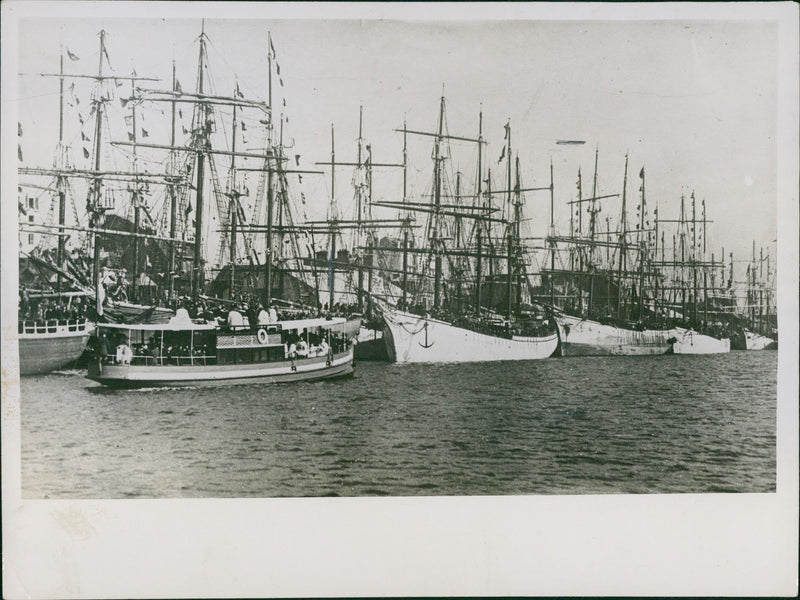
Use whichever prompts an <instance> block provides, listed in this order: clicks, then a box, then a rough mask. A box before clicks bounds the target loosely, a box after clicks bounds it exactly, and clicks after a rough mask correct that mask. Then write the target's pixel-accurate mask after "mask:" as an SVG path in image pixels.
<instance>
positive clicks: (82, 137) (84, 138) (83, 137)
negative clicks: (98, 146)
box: [81, 131, 89, 142]
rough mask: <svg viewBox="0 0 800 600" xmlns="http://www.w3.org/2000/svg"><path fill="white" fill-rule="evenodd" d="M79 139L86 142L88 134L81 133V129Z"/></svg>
mask: <svg viewBox="0 0 800 600" xmlns="http://www.w3.org/2000/svg"><path fill="white" fill-rule="evenodd" d="M81 140H82V141H84V142H88V141H89V136H87V135H86V134H85V133H83V131H81Z"/></svg>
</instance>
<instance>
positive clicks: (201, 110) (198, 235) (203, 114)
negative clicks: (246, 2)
mask: <svg viewBox="0 0 800 600" xmlns="http://www.w3.org/2000/svg"><path fill="white" fill-rule="evenodd" d="M199 40H200V53H199V56H198V59H197V93H198V95H200V96H202V95H203V94H204V92H205V80H204V73H205V66H204V65H205V55H206V33H205V21H203V24H202V29H201V32H200V38H199ZM197 121H198V123H197V125H198V130H199V131H200V134H199V135H198V136H197V138H196V139H195V150H196V151H197V180H196V181H197V185H196V188H195V189H196V195H195V198H196V206H195V228H194V265H193V271H194V272H193V274H194V277H193V281H192V296H193V297H194V298H195V299H197V298H198V297H199V296H200V293H201V292H202V289H203V279H204V277H203V269H204V265H203V212H204V207H203V180H204V178H205V152H204V151H205V149H206V146H208V134H209V131H208V127H209V125H208V106H207V105H206V104H205V103H202V102H201V103H200V104H198V106H197Z"/></svg>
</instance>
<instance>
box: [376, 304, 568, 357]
mask: <svg viewBox="0 0 800 600" xmlns="http://www.w3.org/2000/svg"><path fill="white" fill-rule="evenodd" d="M383 316H384V320H385V322H386V329H385V330H384V340H385V341H386V350H387V352H388V354H389V360H391V361H393V362H399V363H444V362H484V361H498V360H535V359H541V358H548V357H549V356H552V354H553V353H554V352H555V350H556V348H557V347H558V335H556V334H555V333H553V334H551V335H547V336H544V337H518V336H514V337H511V338H503V337H497V336H493V335H487V334H483V333H478V332H476V331H472V330H469V329H463V328H461V327H456V326H454V325H452V324H450V323H446V322H444V321H439V320H437V319H432V318H430V317H421V316H418V315H414V314H411V313H406V312H403V311H398V310H391V309H388V310H385V311H384V313H383Z"/></svg>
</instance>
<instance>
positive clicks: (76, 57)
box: [67, 48, 80, 60]
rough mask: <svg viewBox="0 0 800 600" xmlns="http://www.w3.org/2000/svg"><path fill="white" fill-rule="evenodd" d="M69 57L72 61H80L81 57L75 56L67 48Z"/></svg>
mask: <svg viewBox="0 0 800 600" xmlns="http://www.w3.org/2000/svg"><path fill="white" fill-rule="evenodd" d="M67 56H68V57H69V59H70V60H80V57H79V56H78V55H77V54H73V53H72V52H70V51H69V48H67Z"/></svg>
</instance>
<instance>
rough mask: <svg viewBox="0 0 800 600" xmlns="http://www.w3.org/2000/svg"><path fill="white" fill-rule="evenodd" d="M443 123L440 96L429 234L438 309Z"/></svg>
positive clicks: (439, 299)
mask: <svg viewBox="0 0 800 600" xmlns="http://www.w3.org/2000/svg"><path fill="white" fill-rule="evenodd" d="M443 124H444V96H442V98H441V101H440V103H439V133H438V135H437V136H436V142H435V143H434V158H433V160H434V170H433V178H434V190H435V191H434V213H433V218H432V221H433V229H432V236H431V251H432V252H433V253H434V257H435V258H434V260H435V262H434V283H433V308H434V309H438V308H440V306H441V291H440V287H441V284H442V255H441V252H439V250H440V249H439V248H438V246H439V227H440V221H441V216H440V208H441V202H442V157H441V148H440V145H441V143H442V127H443Z"/></svg>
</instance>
